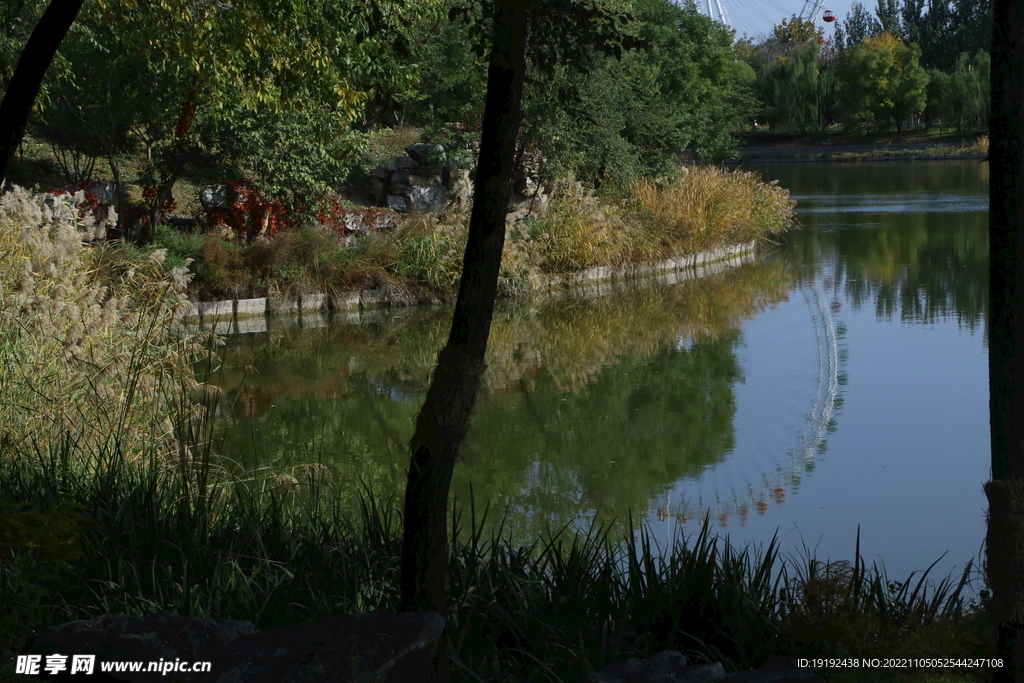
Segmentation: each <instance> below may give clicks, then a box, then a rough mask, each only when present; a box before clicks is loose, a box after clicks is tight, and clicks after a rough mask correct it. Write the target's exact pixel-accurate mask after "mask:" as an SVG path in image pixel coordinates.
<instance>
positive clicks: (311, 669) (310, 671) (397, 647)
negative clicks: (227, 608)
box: [197, 611, 444, 683]
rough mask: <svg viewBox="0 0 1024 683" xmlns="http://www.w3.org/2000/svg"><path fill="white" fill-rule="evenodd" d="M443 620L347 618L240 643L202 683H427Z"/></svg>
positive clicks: (432, 616)
mask: <svg viewBox="0 0 1024 683" xmlns="http://www.w3.org/2000/svg"><path fill="white" fill-rule="evenodd" d="M443 629H444V619H443V618H442V617H441V615H439V614H437V613H436V612H415V613H405V614H391V613H389V612H384V611H377V612H370V613H369V614H348V615H345V616H340V617H331V618H329V619H321V620H319V621H307V622H303V623H301V624H295V625H292V626H281V627H279V628H272V629H269V630H267V631H263V632H262V633H259V634H256V635H253V636H246V637H245V638H240V639H238V640H237V641H235V642H234V643H232V645H231V646H230V647H229V648H228V649H227V650H226V651H225V652H224V653H223V654H222V655H221V656H219V657H218V658H216V659H214V660H213V661H214V665H213V670H212V671H211V672H210V674H209V675H207V676H204V677H202V678H200V679H197V680H198V681H201V682H202V683H249V682H250V681H251V682H253V683H256V682H257V681H259V682H261V683H300V682H303V681H309V682H310V683H312V682H313V681H332V682H333V683H348V682H350V681H351V682H352V683H356V682H357V681H358V682H360V683H362V682H363V681H365V682H367V683H369V682H371V681H372V682H373V683H421V682H422V683H426V680H427V673H428V671H429V670H430V662H431V660H432V659H433V657H434V653H435V652H436V651H437V647H438V644H439V643H440V640H441V631H442V630H443Z"/></svg>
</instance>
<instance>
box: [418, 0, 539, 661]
mask: <svg viewBox="0 0 1024 683" xmlns="http://www.w3.org/2000/svg"><path fill="white" fill-rule="evenodd" d="M496 5H497V6H496V8H495V18H494V38H493V50H492V52H491V61H490V68H489V70H488V74H487V99H486V102H485V105H484V121H483V132H482V136H481V145H480V158H479V161H478V164H477V173H476V189H475V192H474V195H473V213H472V214H471V216H470V221H469V239H468V241H467V243H466V253H465V257H464V260H463V266H462V280H461V282H460V284H459V295H458V299H457V301H456V304H455V314H454V317H453V319H452V327H451V333H450V335H449V337H448V343H447V345H446V346H445V347H444V348H443V349H442V350H441V352H440V353H439V354H438V359H437V367H436V368H435V370H434V375H433V378H432V379H431V383H430V388H429V389H428V390H427V396H426V400H425V401H424V403H423V408H422V410H421V411H420V413H419V415H418V417H417V419H416V431H415V433H414V434H413V437H412V440H411V441H410V443H409V449H410V451H411V455H412V457H411V462H410V465H409V473H408V482H407V484H406V490H405V509H404V516H403V520H404V521H403V525H404V526H403V532H404V536H403V539H404V541H403V542H404V546H403V552H402V578H401V585H402V609H403V610H404V611H419V610H434V611H435V612H437V613H439V614H440V615H441V616H445V615H446V611H445V610H446V603H445V580H446V574H447V566H448V533H447V511H448V489H449V487H450V485H451V479H452V472H453V471H454V469H455V460H456V458H457V457H458V454H459V450H460V448H461V446H462V442H463V440H464V439H465V437H466V433H467V432H468V430H469V423H470V418H471V416H472V414H473V406H474V404H475V402H476V396H477V390H478V389H479V386H480V378H481V376H482V374H483V371H484V367H485V366H484V352H485V351H486V349H487V339H488V336H489V335H490V328H491V318H492V316H493V313H494V300H495V297H496V296H497V291H498V270H499V267H500V265H501V252H502V248H503V247H504V243H505V217H506V215H507V214H508V207H509V202H510V200H511V197H512V179H513V162H514V157H515V150H516V138H517V136H518V132H519V123H520V118H521V116H520V112H521V104H522V91H523V76H524V73H525V70H526V56H525V55H526V30H527V29H526V7H525V3H524V2H522V1H521V0H498V2H497V3H496ZM447 679H448V654H447V647H446V646H445V644H444V643H442V646H441V647H440V648H439V652H438V657H437V658H435V661H434V668H433V670H432V672H431V680H433V681H447Z"/></svg>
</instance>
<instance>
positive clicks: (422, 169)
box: [370, 144, 547, 220]
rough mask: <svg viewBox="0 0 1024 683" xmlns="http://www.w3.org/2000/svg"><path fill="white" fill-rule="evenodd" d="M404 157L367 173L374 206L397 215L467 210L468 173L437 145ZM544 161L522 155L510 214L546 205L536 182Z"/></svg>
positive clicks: (420, 146)
mask: <svg viewBox="0 0 1024 683" xmlns="http://www.w3.org/2000/svg"><path fill="white" fill-rule="evenodd" d="M405 153H406V156H401V157H396V158H394V159H392V160H391V161H390V162H388V164H387V166H382V167H379V168H375V169H373V170H371V171H370V191H371V193H372V194H373V198H374V201H376V202H377V204H379V205H380V206H387V207H388V208H391V209H394V210H395V211H398V212H401V213H407V212H419V213H422V212H426V211H435V212H436V211H446V210H450V211H465V210H467V209H469V207H470V200H471V199H472V196H473V180H472V171H471V170H470V169H466V168H459V167H458V166H456V165H455V164H454V163H451V162H449V161H448V158H447V155H446V153H445V149H444V147H443V146H441V145H428V144H416V145H410V146H409V147H406V148H405ZM544 161H545V160H544V159H543V157H541V156H540V155H539V154H536V153H531V154H526V155H524V158H523V160H522V163H520V164H519V166H518V168H517V170H516V175H515V180H514V183H513V192H514V196H513V199H512V202H513V206H514V209H513V213H514V212H515V211H516V210H518V209H520V208H521V207H522V206H523V205H524V204H529V208H526V209H523V210H522V211H521V213H522V214H523V216H525V215H526V214H528V213H530V212H535V211H534V208H535V207H537V206H540V207H544V206H546V205H547V195H546V194H544V191H543V188H542V186H541V184H540V182H539V180H538V176H539V174H540V169H541V167H542V165H543V163H544ZM521 219H522V216H521V217H519V218H514V220H521Z"/></svg>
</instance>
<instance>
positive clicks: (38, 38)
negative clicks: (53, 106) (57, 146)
mask: <svg viewBox="0 0 1024 683" xmlns="http://www.w3.org/2000/svg"><path fill="white" fill-rule="evenodd" d="M84 1H85V0H50V6H49V7H47V8H46V11H45V12H43V16H42V17H40V18H39V23H38V24H36V27H35V28H34V29H32V35H31V36H29V39H28V42H27V43H25V49H24V50H23V51H22V53H21V57H20V58H19V59H18V66H17V67H16V68H15V69H14V75H13V76H11V84H10V85H9V86H8V88H7V92H6V93H4V99H3V102H2V103H0V121H3V124H2V125H3V128H2V129H0V136H2V137H0V163H2V164H3V167H2V168H0V178H6V177H7V167H8V166H9V165H10V163H11V159H12V158H13V157H14V152H15V151H16V150H17V149H18V145H20V144H21V138H22V136H24V135H25V125H26V124H27V123H28V116H29V114H30V113H32V105H33V104H34V103H35V101H36V95H38V94H39V87H40V86H41V85H42V83H43V76H45V75H46V70H47V69H49V68H50V62H51V61H53V56H54V55H55V54H57V48H59V47H60V43H61V41H62V40H64V36H65V34H67V32H68V29H69V28H71V24H73V23H74V22H75V17H77V16H78V10H80V9H81V8H82V4H83V3H84Z"/></svg>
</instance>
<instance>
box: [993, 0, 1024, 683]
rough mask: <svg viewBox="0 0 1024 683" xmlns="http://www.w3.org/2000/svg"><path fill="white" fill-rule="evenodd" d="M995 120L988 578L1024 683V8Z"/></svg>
mask: <svg viewBox="0 0 1024 683" xmlns="http://www.w3.org/2000/svg"><path fill="white" fill-rule="evenodd" d="M993 10H994V13H995V16H996V17H998V18H999V19H998V20H997V21H995V22H994V24H993V40H992V71H991V87H992V111H991V113H990V116H989V169H990V174H989V178H990V179H989V258H990V264H989V319H988V338H989V344H988V354H989V414H990V429H991V437H992V481H990V482H988V483H987V484H986V485H985V494H986V495H987V497H988V501H989V517H988V534H987V536H986V548H987V566H986V574H987V579H988V583H989V587H990V588H991V590H992V605H993V615H992V616H993V618H994V619H995V620H997V621H998V623H999V642H998V654H997V656H998V657H1001V658H1002V659H1003V666H1002V667H1001V668H999V669H997V670H996V677H995V680H996V681H998V682H1000V683H1003V682H1010V681H1013V682H1015V683H1016V682H1019V681H1024V371H1022V370H1024V367H1022V363H1024V353H1022V349H1024V224H1022V216H1024V214H1022V213H1021V206H1022V204H1024V169H1022V165H1024V0H995V4H994V7H993Z"/></svg>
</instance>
